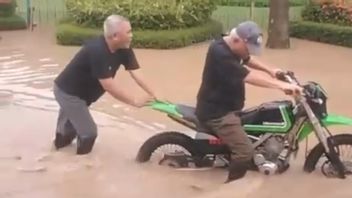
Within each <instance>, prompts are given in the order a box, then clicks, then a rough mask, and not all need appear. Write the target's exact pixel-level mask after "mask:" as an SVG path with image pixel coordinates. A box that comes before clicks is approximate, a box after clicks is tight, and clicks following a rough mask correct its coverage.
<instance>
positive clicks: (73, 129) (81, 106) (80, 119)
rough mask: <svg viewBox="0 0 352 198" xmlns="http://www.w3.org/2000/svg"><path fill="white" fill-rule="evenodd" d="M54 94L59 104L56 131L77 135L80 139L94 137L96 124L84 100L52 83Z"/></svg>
mask: <svg viewBox="0 0 352 198" xmlns="http://www.w3.org/2000/svg"><path fill="white" fill-rule="evenodd" d="M54 95H55V99H56V101H57V102H58V103H59V105H60V111H59V117H58V121H57V130H56V133H59V134H61V135H63V136H70V135H77V136H78V137H79V138H81V139H86V138H95V137H96V136H97V126H96V124H95V122H94V120H93V118H92V116H91V114H90V112H89V109H88V106H87V104H86V102H85V101H83V100H82V99H80V98H79V97H76V96H72V95H69V94H67V93H65V92H64V91H62V90H61V89H60V88H59V87H57V86H56V85H54Z"/></svg>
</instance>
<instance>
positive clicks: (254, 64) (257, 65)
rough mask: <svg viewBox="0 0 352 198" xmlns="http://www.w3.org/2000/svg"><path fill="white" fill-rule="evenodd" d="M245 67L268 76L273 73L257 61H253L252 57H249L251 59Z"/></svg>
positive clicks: (269, 68) (270, 68)
mask: <svg viewBox="0 0 352 198" xmlns="http://www.w3.org/2000/svg"><path fill="white" fill-rule="evenodd" d="M246 65H247V66H248V67H250V68H252V69H256V70H260V71H263V72H266V73H268V74H269V75H272V71H273V68H272V67H270V66H268V65H266V64H264V63H262V62H260V61H259V60H257V59H255V58H253V57H251V59H249V61H248V63H247V64H246Z"/></svg>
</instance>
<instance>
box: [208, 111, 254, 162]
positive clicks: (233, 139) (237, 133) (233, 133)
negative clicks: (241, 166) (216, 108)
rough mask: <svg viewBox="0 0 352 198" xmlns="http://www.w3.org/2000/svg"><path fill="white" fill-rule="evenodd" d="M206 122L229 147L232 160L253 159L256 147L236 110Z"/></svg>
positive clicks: (244, 160)
mask: <svg viewBox="0 0 352 198" xmlns="http://www.w3.org/2000/svg"><path fill="white" fill-rule="evenodd" d="M204 124H205V126H206V127H208V128H209V129H211V131H213V132H214V133H216V135H217V136H218V137H219V138H220V139H221V141H223V142H224V143H225V144H226V145H227V146H228V147H229V149H230V151H231V160H234V161H238V162H246V161H250V160H252V159H253V155H254V148H253V146H252V143H251V141H250V139H249V138H248V137H247V134H246V132H245V131H244V129H243V127H242V125H241V119H240V117H238V116H237V115H236V114H235V112H231V113H228V114H227V115H225V116H223V117H220V118H218V119H213V120H209V121H206V122H205V123H204Z"/></svg>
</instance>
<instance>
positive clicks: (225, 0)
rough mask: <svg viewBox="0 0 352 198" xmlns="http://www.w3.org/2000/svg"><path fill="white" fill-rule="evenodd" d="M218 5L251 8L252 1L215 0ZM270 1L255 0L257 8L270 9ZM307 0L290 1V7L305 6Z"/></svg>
mask: <svg viewBox="0 0 352 198" xmlns="http://www.w3.org/2000/svg"><path fill="white" fill-rule="evenodd" d="M214 1H217V4H218V5H222V6H241V7H249V6H251V1H250V0H214ZM269 2H270V0H255V7H269ZM304 4H305V0H290V6H303V5H304Z"/></svg>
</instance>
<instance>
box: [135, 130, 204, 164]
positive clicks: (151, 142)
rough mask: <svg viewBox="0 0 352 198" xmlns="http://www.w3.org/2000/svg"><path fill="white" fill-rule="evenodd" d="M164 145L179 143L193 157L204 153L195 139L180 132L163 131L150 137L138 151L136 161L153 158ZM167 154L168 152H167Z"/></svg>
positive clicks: (142, 161) (145, 160)
mask: <svg viewBox="0 0 352 198" xmlns="http://www.w3.org/2000/svg"><path fill="white" fill-rule="evenodd" d="M164 145H177V146H180V147H182V148H184V149H185V150H186V151H187V152H188V153H189V154H190V156H189V157H192V158H197V157H199V158H201V157H202V156H203V155H202V154H201V153H200V152H199V151H198V150H197V148H196V145H195V142H194V140H193V139H192V138H191V137H189V136H187V135H185V134H182V133H180V132H173V131H171V132H163V133H159V134H156V135H154V136H152V137H151V138H149V139H148V140H147V141H146V142H144V144H143V145H142V146H141V148H140V149H139V151H138V154H137V157H136V161H137V162H140V163H144V162H147V161H149V160H150V159H151V156H152V155H153V153H154V152H155V151H156V150H158V148H160V147H162V146H164ZM165 155H167V153H166V154H165Z"/></svg>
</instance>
